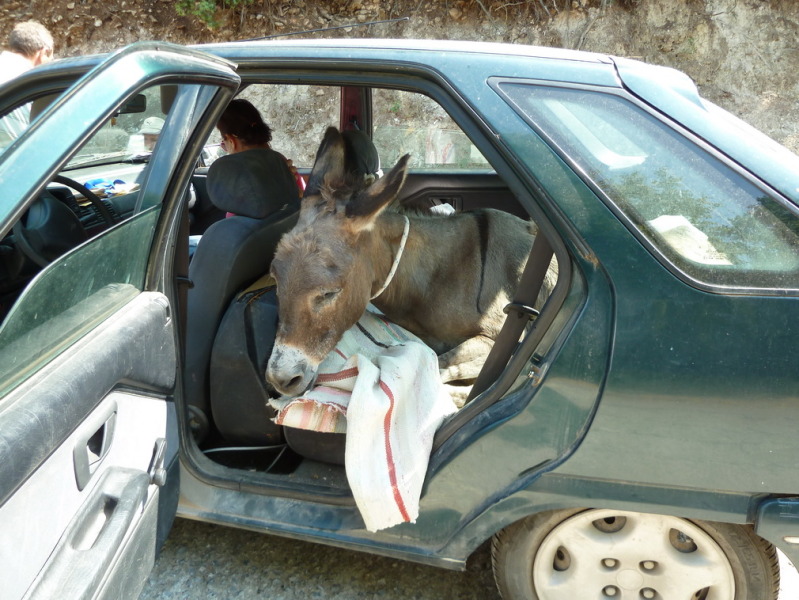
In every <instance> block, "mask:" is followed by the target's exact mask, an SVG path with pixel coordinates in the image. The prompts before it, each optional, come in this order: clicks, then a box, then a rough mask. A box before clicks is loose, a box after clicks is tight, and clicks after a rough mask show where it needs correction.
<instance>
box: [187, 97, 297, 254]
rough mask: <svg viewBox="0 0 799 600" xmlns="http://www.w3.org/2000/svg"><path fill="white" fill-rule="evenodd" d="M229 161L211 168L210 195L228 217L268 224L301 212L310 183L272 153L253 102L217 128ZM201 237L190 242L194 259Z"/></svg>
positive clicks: (229, 111) (236, 108)
mask: <svg viewBox="0 0 799 600" xmlns="http://www.w3.org/2000/svg"><path fill="white" fill-rule="evenodd" d="M216 127H217V129H218V130H219V133H220V135H221V136H222V148H223V149H224V150H225V151H226V152H227V155H226V156H222V157H220V158H218V159H216V160H215V161H214V162H213V163H212V164H211V166H210V167H209V168H208V176H207V178H206V189H207V190H208V196H209V198H210V200H211V202H212V203H213V205H214V206H216V207H217V208H219V209H221V210H223V211H225V216H226V217H233V216H237V215H239V216H242V217H249V218H253V219H265V218H267V217H269V216H270V215H271V214H273V213H276V212H277V211H279V210H281V209H282V208H283V207H286V206H295V207H296V208H297V210H299V204H300V198H302V191H303V190H304V189H305V182H304V181H303V179H302V177H301V176H300V175H299V173H297V169H295V168H294V166H293V165H292V164H291V161H290V160H288V159H287V158H286V157H285V156H283V155H282V154H280V153H279V152H276V151H274V150H272V148H271V147H270V146H269V142H271V141H272V130H271V129H270V127H269V125H267V124H266V123H265V122H264V120H263V119H262V118H261V114H260V113H259V112H258V109H257V108H255V106H253V105H252V104H251V103H250V102H248V101H247V100H242V99H236V100H233V101H231V103H230V104H228V106H227V108H226V109H225V112H224V113H222V116H221V117H220V118H219V121H218V122H217V125H216ZM201 238H202V236H201V235H192V236H189V256H190V257H191V256H193V255H194V251H195V249H196V248H197V245H198V244H199V243H200V241H201Z"/></svg>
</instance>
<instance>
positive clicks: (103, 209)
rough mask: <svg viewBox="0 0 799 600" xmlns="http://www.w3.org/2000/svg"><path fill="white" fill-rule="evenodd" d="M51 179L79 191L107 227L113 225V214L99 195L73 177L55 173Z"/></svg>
mask: <svg viewBox="0 0 799 600" xmlns="http://www.w3.org/2000/svg"><path fill="white" fill-rule="evenodd" d="M53 181H54V182H56V183H60V184H61V185H65V186H67V187H68V188H72V189H73V190H75V191H76V192H78V193H80V194H81V195H82V196H83V197H84V198H86V200H88V201H89V202H90V203H91V204H92V205H94V207H95V208H96V209H97V212H99V213H100V216H101V217H103V220H104V221H105V224H106V225H108V227H113V225H114V216H113V215H112V214H111V211H110V210H108V207H107V206H106V205H105V203H104V202H103V201H102V200H101V199H100V197H99V196H98V195H97V194H95V193H94V192H93V191H91V190H90V189H89V188H87V187H86V186H85V185H83V184H82V183H78V182H77V181H75V180H74V179H70V178H69V177H64V176H63V175H56V176H55V177H53Z"/></svg>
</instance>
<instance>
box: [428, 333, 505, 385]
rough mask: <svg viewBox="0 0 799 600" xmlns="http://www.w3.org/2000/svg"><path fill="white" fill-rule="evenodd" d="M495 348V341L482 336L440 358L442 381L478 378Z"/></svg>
mask: <svg viewBox="0 0 799 600" xmlns="http://www.w3.org/2000/svg"><path fill="white" fill-rule="evenodd" d="M493 346H494V340H492V339H490V338H487V337H485V336H482V335H478V336H475V337H473V338H469V339H468V340H466V341H465V342H463V343H462V344H459V345H458V346H455V347H454V348H453V349H452V350H450V351H449V352H445V353H444V354H442V355H441V356H439V357H438V370H439V373H440V375H441V381H443V382H444V383H447V382H448V381H460V380H470V379H474V378H475V377H477V374H478V373H479V372H480V369H482V368H483V363H485V359H486V357H487V356H488V353H489V352H490V351H491V348H492V347H493Z"/></svg>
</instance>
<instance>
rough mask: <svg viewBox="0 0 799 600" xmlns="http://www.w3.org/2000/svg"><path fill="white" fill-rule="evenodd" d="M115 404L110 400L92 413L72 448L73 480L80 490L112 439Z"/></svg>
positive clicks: (89, 477) (114, 422) (109, 446)
mask: <svg viewBox="0 0 799 600" xmlns="http://www.w3.org/2000/svg"><path fill="white" fill-rule="evenodd" d="M116 416H117V404H116V402H110V403H108V405H107V406H105V407H103V409H102V410H100V411H98V412H97V413H96V414H94V415H92V416H91V417H90V418H89V419H87V420H86V422H85V423H84V424H83V426H82V427H81V434H80V435H79V436H78V438H77V441H76V442H75V447H74V448H73V450H72V460H73V462H74V464H75V482H76V483H77V484H78V489H79V490H82V489H83V488H85V487H86V485H87V484H88V483H89V480H90V479H91V478H92V475H94V473H95V471H97V467H99V466H100V463H101V462H102V461H103V458H105V456H106V454H108V450H109V449H110V448H111V441H112V440H113V439H114V425H115V424H116Z"/></svg>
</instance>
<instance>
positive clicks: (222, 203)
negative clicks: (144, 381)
mask: <svg viewBox="0 0 799 600" xmlns="http://www.w3.org/2000/svg"><path fill="white" fill-rule="evenodd" d="M207 186H208V194H209V197H210V199H211V202H212V203H213V204H214V205H215V206H217V207H218V208H220V209H221V210H223V211H225V212H227V213H233V215H235V216H230V217H228V218H226V219H222V220H220V221H217V222H216V223H214V224H213V225H211V226H210V227H209V228H208V229H207V230H206V231H205V233H204V234H203V236H202V239H201V240H200V243H199V245H198V246H197V250H196V252H195V254H194V257H193V258H192V261H191V264H190V265H189V279H190V280H191V286H190V289H189V292H188V314H187V331H186V363H185V370H184V392H185V397H186V399H187V402H188V405H189V412H190V419H189V422H190V425H191V428H192V432H193V434H194V436H195V439H196V440H197V441H198V442H200V441H202V440H203V439H204V438H205V437H206V436H207V434H208V432H209V431H210V429H211V422H210V421H211V419H210V404H209V363H210V357H211V349H212V346H213V343H214V339H215V337H216V334H217V329H218V327H219V323H220V321H221V320H222V316H223V314H224V313H225V311H226V310H227V308H228V305H229V304H230V302H231V299H232V298H233V296H234V294H235V293H236V292H238V291H240V290H242V289H244V288H245V287H246V286H248V285H249V284H250V283H252V282H253V281H255V280H256V279H258V278H259V277H260V276H261V275H263V274H264V273H266V272H267V271H268V270H269V265H270V263H271V260H272V256H273V255H274V252H275V247H276V246H277V243H278V241H279V240H280V237H281V236H282V235H283V234H284V233H285V232H287V231H288V230H290V229H291V228H292V227H293V226H294V224H295V223H296V221H297V217H298V215H299V192H298V189H297V184H296V182H295V179H294V176H293V175H292V173H291V171H290V170H289V168H288V165H287V163H286V159H285V158H284V157H283V156H282V155H281V154H279V153H277V152H275V151H273V150H268V149H257V150H247V151H244V152H239V153H236V154H231V155H229V156H225V157H222V158H220V159H218V160H216V161H215V162H214V163H213V164H212V165H211V167H210V168H209V170H208V180H207Z"/></svg>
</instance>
